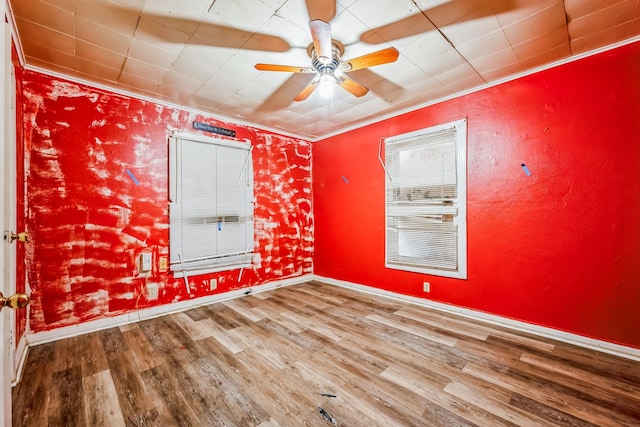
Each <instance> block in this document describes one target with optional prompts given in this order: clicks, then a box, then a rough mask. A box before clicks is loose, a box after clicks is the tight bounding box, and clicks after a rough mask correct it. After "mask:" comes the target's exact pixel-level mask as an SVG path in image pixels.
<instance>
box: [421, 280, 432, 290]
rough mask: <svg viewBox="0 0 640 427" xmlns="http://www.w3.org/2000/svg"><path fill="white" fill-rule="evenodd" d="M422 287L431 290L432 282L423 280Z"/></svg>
mask: <svg viewBox="0 0 640 427" xmlns="http://www.w3.org/2000/svg"><path fill="white" fill-rule="evenodd" d="M422 289H423V290H424V291H425V292H431V283H429V282H422Z"/></svg>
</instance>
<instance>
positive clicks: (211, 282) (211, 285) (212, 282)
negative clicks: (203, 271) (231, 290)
mask: <svg viewBox="0 0 640 427" xmlns="http://www.w3.org/2000/svg"><path fill="white" fill-rule="evenodd" d="M217 287H218V279H209V290H210V291H213V290H214V289H216V288H217Z"/></svg>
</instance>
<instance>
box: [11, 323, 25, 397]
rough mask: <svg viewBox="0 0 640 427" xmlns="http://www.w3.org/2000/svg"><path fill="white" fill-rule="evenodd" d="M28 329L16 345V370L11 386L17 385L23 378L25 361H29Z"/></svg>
mask: <svg viewBox="0 0 640 427" xmlns="http://www.w3.org/2000/svg"><path fill="white" fill-rule="evenodd" d="M26 335H27V331H25V332H24V334H22V336H21V337H20V341H18V344H17V345H16V350H15V353H14V368H15V369H14V372H13V380H12V381H11V387H15V386H16V385H17V384H18V383H19V382H20V380H21V379H22V368H24V363H25V362H26V361H27V351H28V350H29V347H28V345H27V338H26Z"/></svg>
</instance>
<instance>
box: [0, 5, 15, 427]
mask: <svg viewBox="0 0 640 427" xmlns="http://www.w3.org/2000/svg"><path fill="white" fill-rule="evenodd" d="M1 3H2V6H0V12H2V13H1V17H2V24H3V25H2V30H1V31H0V56H1V57H2V67H0V100H3V101H2V102H0V129H2V132H1V136H0V137H1V138H2V143H1V148H0V168H1V169H2V170H1V171H0V200H2V202H3V207H2V209H0V219H1V220H2V221H0V222H1V223H2V226H3V228H4V227H7V226H11V224H10V221H11V220H10V216H11V215H7V212H11V209H13V210H14V211H15V207H16V205H15V196H14V200H9V199H10V198H11V196H10V193H11V192H10V191H7V187H9V188H11V187H10V185H11V184H10V182H11V179H7V178H9V177H10V171H9V169H10V168H8V167H7V161H8V160H11V159H9V158H8V154H9V153H11V152H15V150H10V147H11V144H14V146H15V141H11V135H12V130H11V129H12V127H13V126H15V123H11V119H10V117H11V106H10V101H9V98H10V96H11V90H10V82H11V73H10V69H11V68H10V67H11V66H12V64H11V31H10V29H9V25H8V24H7V23H6V22H5V16H6V14H7V6H6V3H5V2H4V1H2V2H1ZM13 161H14V162H15V159H13ZM14 173H15V172H14ZM4 229H6V228H4ZM12 252H13V253H15V250H10V247H9V246H8V245H7V244H5V243H1V244H0V259H2V262H1V263H0V264H1V266H0V268H1V269H2V274H1V277H2V285H0V290H1V291H2V293H3V294H4V295H5V296H9V295H11V294H12V292H14V291H15V283H12V274H11V271H12V264H14V263H12V259H11V253H12ZM13 267H15V266H13ZM13 278H15V274H13ZM11 316H13V317H15V313H13V312H12V311H11V310H8V309H4V310H2V312H0V351H2V363H0V402H2V403H1V408H2V414H3V415H2V422H3V424H4V425H7V426H9V425H11V380H12V378H13V376H14V374H13V365H14V363H13V344H12V332H13V331H12V326H13V325H14V324H15V322H14V321H11V320H10V319H11Z"/></svg>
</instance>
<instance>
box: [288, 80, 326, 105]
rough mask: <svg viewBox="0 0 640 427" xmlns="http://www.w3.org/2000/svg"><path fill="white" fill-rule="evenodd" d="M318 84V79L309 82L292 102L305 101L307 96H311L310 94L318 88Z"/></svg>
mask: <svg viewBox="0 0 640 427" xmlns="http://www.w3.org/2000/svg"><path fill="white" fill-rule="evenodd" d="M319 83H320V79H319V78H315V79H313V80H311V82H309V84H308V85H307V86H306V87H305V88H304V89H302V92H300V93H299V94H298V95H297V96H296V97H295V98H293V100H294V101H304V100H305V99H307V98H308V97H309V95H311V92H313V91H314V90H316V88H317V87H318V84H319Z"/></svg>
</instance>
